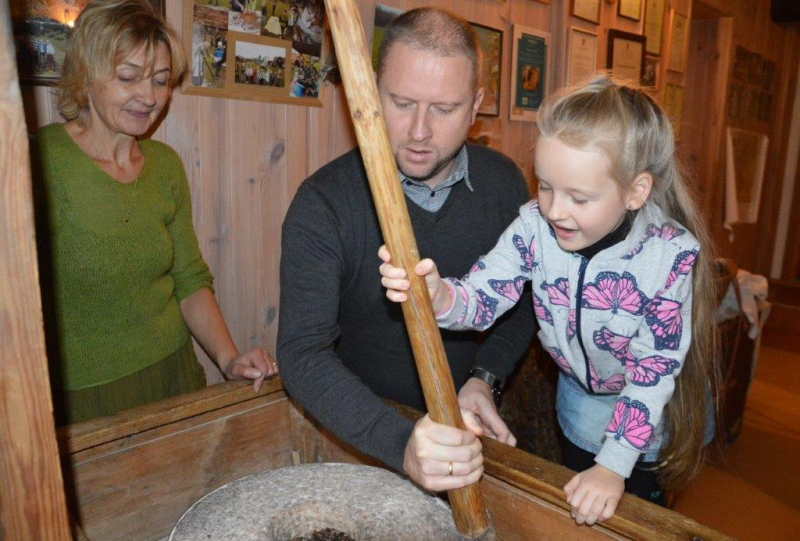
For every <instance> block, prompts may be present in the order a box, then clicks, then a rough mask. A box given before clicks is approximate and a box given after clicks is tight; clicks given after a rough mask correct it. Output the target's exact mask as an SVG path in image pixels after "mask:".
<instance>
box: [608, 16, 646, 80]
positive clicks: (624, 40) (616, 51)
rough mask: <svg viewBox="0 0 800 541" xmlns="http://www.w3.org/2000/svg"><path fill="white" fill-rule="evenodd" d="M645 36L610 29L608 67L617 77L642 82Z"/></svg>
mask: <svg viewBox="0 0 800 541" xmlns="http://www.w3.org/2000/svg"><path fill="white" fill-rule="evenodd" d="M644 42H645V37H644V36H641V35H639V34H632V33H630V32H623V31H622V30H617V29H615V28H612V29H611V30H609V31H608V58H607V59H606V68H608V69H609V71H611V74H612V75H614V76H616V77H622V78H624V79H628V80H630V81H633V82H635V83H636V84H641V81H642V72H643V70H644Z"/></svg>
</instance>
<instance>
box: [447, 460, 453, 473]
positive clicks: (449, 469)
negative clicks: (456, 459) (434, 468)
mask: <svg viewBox="0 0 800 541" xmlns="http://www.w3.org/2000/svg"><path fill="white" fill-rule="evenodd" d="M447 475H453V462H452V461H450V466H449V467H448V468H447Z"/></svg>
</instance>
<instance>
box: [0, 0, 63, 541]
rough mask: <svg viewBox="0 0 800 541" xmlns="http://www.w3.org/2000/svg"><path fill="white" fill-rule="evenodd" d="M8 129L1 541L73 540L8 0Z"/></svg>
mask: <svg viewBox="0 0 800 541" xmlns="http://www.w3.org/2000/svg"><path fill="white" fill-rule="evenodd" d="M0 126H2V131H0V539H9V540H12V539H53V540H56V539H70V537H71V535H70V530H69V523H68V521H67V507H66V503H65V498H64V484H63V481H62V478H61V465H60V462H59V457H58V448H57V447H56V438H55V432H54V426H53V405H52V401H51V399H50V383H49V381H48V377H47V358H46V355H45V347H44V329H43V322H42V303H41V297H40V295H39V276H38V267H37V263H36V237H35V234H34V225H33V201H32V195H31V174H30V162H29V157H28V134H27V131H26V128H25V118H24V115H23V112H22V97H21V94H20V90H19V82H18V79H17V70H16V66H15V61H14V44H13V43H12V41H11V21H10V16H9V12H8V2H0Z"/></svg>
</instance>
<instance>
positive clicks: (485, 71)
mask: <svg viewBox="0 0 800 541" xmlns="http://www.w3.org/2000/svg"><path fill="white" fill-rule="evenodd" d="M470 24H471V25H472V27H473V28H474V29H475V32H476V33H477V34H478V40H479V41H480V44H481V50H482V51H483V62H482V65H481V68H482V69H481V73H480V86H482V87H483V91H484V93H483V101H482V102H481V105H480V107H479V108H478V114H479V115H486V116H500V101H501V96H502V95H501V87H502V81H503V31H502V30H500V29H497V28H492V27H490V26H484V25H482V24H478V23H473V22H470Z"/></svg>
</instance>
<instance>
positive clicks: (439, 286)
mask: <svg viewBox="0 0 800 541" xmlns="http://www.w3.org/2000/svg"><path fill="white" fill-rule="evenodd" d="M378 257H380V258H381V261H383V264H382V265H381V266H380V268H379V269H378V270H379V271H380V273H381V277H382V278H381V284H383V286H384V287H385V288H386V297H387V298H388V299H389V300H390V301H393V302H405V301H407V300H408V294H407V293H406V292H407V291H408V290H409V288H411V282H410V281H409V279H408V273H406V271H405V269H402V268H400V267H395V266H394V265H392V263H391V261H392V256H391V255H390V254H389V250H388V249H387V248H386V245H383V246H381V247H380V249H379V250H378ZM414 272H415V273H416V275H417V276H419V277H421V278H425V283H426V285H427V286H428V294H429V295H430V296H431V301H432V302H433V311H434V312H435V313H437V314H439V313H441V312H443V311H445V310H446V309H447V308H448V307H450V306H451V305H452V304H453V299H452V297H451V296H450V289H449V288H448V287H447V285H446V284H445V283H444V280H442V278H441V276H439V271H438V270H437V268H436V263H434V262H433V260H431V259H423V260H422V261H420V262H419V263H417V266H416V267H415V268H414Z"/></svg>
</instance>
